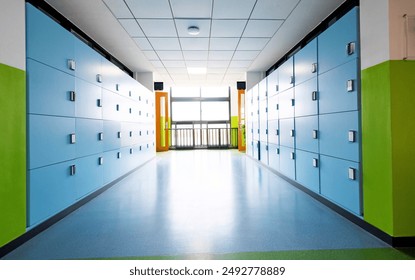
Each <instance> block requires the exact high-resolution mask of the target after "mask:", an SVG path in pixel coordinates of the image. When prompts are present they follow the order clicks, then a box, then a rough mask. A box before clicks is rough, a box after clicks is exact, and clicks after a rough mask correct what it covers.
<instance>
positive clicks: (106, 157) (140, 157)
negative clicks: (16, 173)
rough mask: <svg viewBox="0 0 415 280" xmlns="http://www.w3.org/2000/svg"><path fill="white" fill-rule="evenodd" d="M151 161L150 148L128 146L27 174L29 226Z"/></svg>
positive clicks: (152, 155)
mask: <svg viewBox="0 0 415 280" xmlns="http://www.w3.org/2000/svg"><path fill="white" fill-rule="evenodd" d="M152 157H154V147H153V146H151V147H150V146H149V147H147V146H144V147H143V146H131V147H125V148H122V149H118V150H114V151H108V152H105V153H100V154H97V155H92V156H88V157H83V158H78V159H75V160H71V161H66V162H62V163H59V164H54V165H50V166H45V167H42V168H38V169H34V170H30V171H29V178H30V179H29V184H30V188H29V195H28V198H29V208H28V210H29V211H28V212H29V213H28V214H29V215H28V224H29V226H33V225H35V224H38V223H39V222H41V221H43V220H45V219H47V218H48V217H50V216H53V215H54V214H56V213H58V212H59V211H61V210H63V209H65V208H67V207H68V206H70V205H72V204H73V203H75V202H76V201H77V200H79V199H81V198H82V197H84V196H86V195H88V194H89V193H91V192H93V191H95V190H97V189H99V188H101V187H103V186H105V185H106V184H108V183H110V182H112V181H114V180H115V179H117V178H119V177H120V176H122V175H124V174H126V173H128V172H129V171H131V170H133V169H134V168H136V167H138V166H139V165H140V164H138V163H145V162H146V161H148V160H149V159H151V158H152Z"/></svg>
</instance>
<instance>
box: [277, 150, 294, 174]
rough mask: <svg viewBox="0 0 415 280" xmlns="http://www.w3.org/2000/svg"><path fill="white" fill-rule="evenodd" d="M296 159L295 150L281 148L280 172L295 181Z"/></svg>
mask: <svg viewBox="0 0 415 280" xmlns="http://www.w3.org/2000/svg"><path fill="white" fill-rule="evenodd" d="M295 158H296V154H295V152H294V149H292V148H287V147H282V146H281V147H280V172H281V173H282V174H283V175H285V176H287V177H288V178H290V179H293V180H295Z"/></svg>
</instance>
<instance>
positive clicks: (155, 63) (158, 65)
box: [150, 60, 164, 69]
mask: <svg viewBox="0 0 415 280" xmlns="http://www.w3.org/2000/svg"><path fill="white" fill-rule="evenodd" d="M150 62H151V64H153V66H154V67H156V68H159V69H162V67H164V65H163V63H162V62H161V61H160V60H150ZM163 69H164V68H163Z"/></svg>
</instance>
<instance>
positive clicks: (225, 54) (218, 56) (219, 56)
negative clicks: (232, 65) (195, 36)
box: [209, 51, 234, 61]
mask: <svg viewBox="0 0 415 280" xmlns="http://www.w3.org/2000/svg"><path fill="white" fill-rule="evenodd" d="M233 53H234V51H210V52H209V60H228V61H229V60H231V59H232V56H233Z"/></svg>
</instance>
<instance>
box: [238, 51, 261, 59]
mask: <svg viewBox="0 0 415 280" xmlns="http://www.w3.org/2000/svg"><path fill="white" fill-rule="evenodd" d="M259 53H260V51H236V52H235V54H234V55H233V60H254V59H255V58H256V57H257V56H258V54H259Z"/></svg>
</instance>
